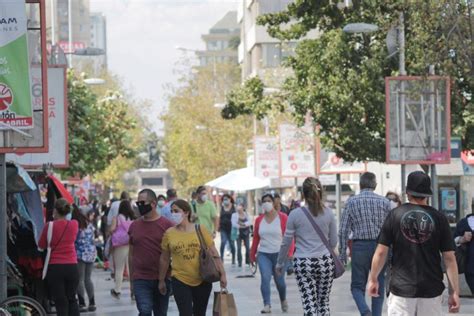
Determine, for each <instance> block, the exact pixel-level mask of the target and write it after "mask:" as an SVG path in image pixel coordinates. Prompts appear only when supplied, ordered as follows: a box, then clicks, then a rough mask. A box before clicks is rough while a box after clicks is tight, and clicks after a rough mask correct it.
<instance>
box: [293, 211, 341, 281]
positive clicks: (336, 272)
mask: <svg viewBox="0 0 474 316" xmlns="http://www.w3.org/2000/svg"><path fill="white" fill-rule="evenodd" d="M301 209H302V210H303V212H304V214H305V215H306V217H307V218H308V220H309V222H310V223H311V225H313V228H314V230H315V231H316V233H317V234H318V235H319V238H321V241H322V242H323V243H324V245H325V246H326V248H327V249H328V250H329V252H330V253H331V256H332V258H333V260H334V264H335V265H336V269H335V270H334V277H335V278H336V279H337V278H339V277H340V276H342V275H343V274H344V272H345V271H346V268H344V265H343V264H342V262H341V260H340V259H339V258H338V256H337V255H336V253H335V252H334V250H333V249H332V248H331V245H329V241H328V239H327V238H326V236H324V234H323V232H322V231H321V229H320V228H319V226H318V224H316V221H315V220H314V218H313V216H311V214H310V212H309V211H308V209H307V208H306V207H303V208H301Z"/></svg>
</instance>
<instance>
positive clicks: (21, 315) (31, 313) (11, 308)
mask: <svg viewBox="0 0 474 316" xmlns="http://www.w3.org/2000/svg"><path fill="white" fill-rule="evenodd" d="M46 315H47V314H46V311H45V310H44V308H43V306H41V304H40V303H39V302H37V301H35V300H34V299H32V298H31V297H27V296H11V297H9V298H7V299H6V300H4V301H3V302H1V303H0V316H46Z"/></svg>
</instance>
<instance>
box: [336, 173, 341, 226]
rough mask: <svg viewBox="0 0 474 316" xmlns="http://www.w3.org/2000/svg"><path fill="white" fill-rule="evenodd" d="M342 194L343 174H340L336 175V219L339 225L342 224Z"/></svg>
mask: <svg viewBox="0 0 474 316" xmlns="http://www.w3.org/2000/svg"><path fill="white" fill-rule="evenodd" d="M341 193H342V192H341V174H340V173H338V174H336V219H337V222H338V223H340V219H341V202H342V196H341Z"/></svg>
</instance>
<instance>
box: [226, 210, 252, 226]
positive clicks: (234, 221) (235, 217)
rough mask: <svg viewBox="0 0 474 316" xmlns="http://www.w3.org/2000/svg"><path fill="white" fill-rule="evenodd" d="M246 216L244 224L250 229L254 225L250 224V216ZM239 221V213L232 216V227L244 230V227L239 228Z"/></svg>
mask: <svg viewBox="0 0 474 316" xmlns="http://www.w3.org/2000/svg"><path fill="white" fill-rule="evenodd" d="M244 215H245V220H243V224H244V225H245V227H250V225H252V223H251V222H250V219H249V216H248V214H247V213H245V214H244ZM239 219H240V215H239V212H235V213H234V214H232V218H231V221H232V227H234V228H243V227H240V226H239Z"/></svg>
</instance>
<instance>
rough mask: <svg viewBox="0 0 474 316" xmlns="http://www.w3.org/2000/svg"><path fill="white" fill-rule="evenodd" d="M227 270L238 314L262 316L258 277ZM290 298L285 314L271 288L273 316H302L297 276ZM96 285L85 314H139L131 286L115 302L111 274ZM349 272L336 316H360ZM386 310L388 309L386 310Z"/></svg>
mask: <svg viewBox="0 0 474 316" xmlns="http://www.w3.org/2000/svg"><path fill="white" fill-rule="evenodd" d="M226 271H227V275H228V277H227V278H228V283H229V286H228V289H229V291H230V292H231V293H233V294H234V297H235V300H236V303H237V308H238V311H239V315H241V316H251V315H260V310H261V308H262V299H261V295H260V280H259V275H258V273H257V276H256V277H255V278H248V277H245V278H239V276H245V275H249V274H251V273H250V271H249V270H248V269H245V268H238V267H236V266H232V265H230V264H229V263H226ZM286 280H287V286H288V288H287V296H288V302H289V307H290V308H289V312H288V313H282V311H281V308H280V302H279V299H278V293H277V291H276V288H275V286H273V285H272V306H273V307H272V315H286V316H296V315H302V314H303V311H302V308H301V301H300V296H299V292H298V288H297V286H296V280H295V277H294V275H292V276H287V278H286ZM94 283H95V287H96V299H97V312H95V313H88V314H84V315H90V316H112V315H115V316H133V315H137V310H136V307H135V302H132V301H131V299H130V289H129V283H128V282H125V283H124V286H123V292H122V297H121V299H120V300H116V299H114V298H112V297H111V295H110V289H111V288H112V287H113V281H112V280H111V279H110V273H109V272H105V271H103V270H95V271H94ZM214 288H215V290H216V291H217V290H218V289H219V287H218V284H217V283H216V284H215V285H214ZM349 288H350V271H348V272H347V273H345V274H344V275H343V276H342V277H341V278H340V279H337V280H335V283H334V286H333V289H332V292H331V314H332V315H336V316H357V315H358V313H357V308H356V306H355V303H354V301H353V300H352V296H351V294H350V289H349ZM212 300H213V295H211V299H210V302H209V307H208V315H212ZM444 302H445V303H444V306H445V307H446V310H447V303H446V302H447V297H446V298H445V300H444ZM461 304H462V305H461V313H460V314H457V315H460V316H468V315H469V316H472V315H473V314H474V299H472V298H462V299H461ZM385 310H386V308H385ZM168 315H169V316H178V310H177V308H176V303H175V302H174V300H173V299H171V300H170V306H169V312H168Z"/></svg>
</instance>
